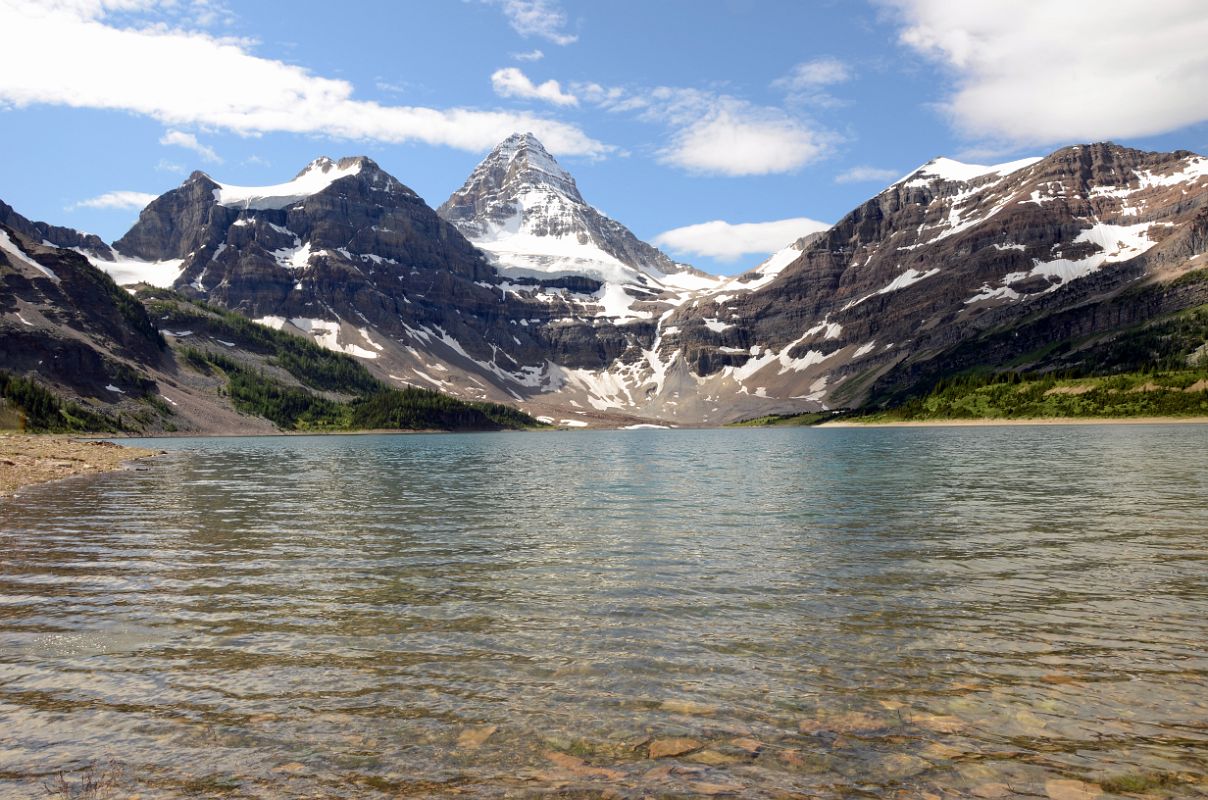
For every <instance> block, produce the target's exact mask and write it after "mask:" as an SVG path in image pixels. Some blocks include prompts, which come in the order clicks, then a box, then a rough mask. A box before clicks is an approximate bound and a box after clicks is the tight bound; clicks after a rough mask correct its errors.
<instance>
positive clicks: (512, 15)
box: [488, 0, 579, 46]
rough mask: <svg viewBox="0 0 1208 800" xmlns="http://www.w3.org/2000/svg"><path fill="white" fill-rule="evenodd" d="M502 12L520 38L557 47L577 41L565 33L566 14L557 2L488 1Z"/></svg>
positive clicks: (577, 39) (546, 0)
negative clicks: (531, 39)
mask: <svg viewBox="0 0 1208 800" xmlns="http://www.w3.org/2000/svg"><path fill="white" fill-rule="evenodd" d="M488 2H494V4H495V5H497V6H499V7H500V8H501V9H502V10H503V15H504V16H505V17H507V19H508V24H510V25H511V26H512V30H514V31H516V33H519V34H520V35H521V36H537V37H539V38H541V39H545V40H547V41H550V42H553V43H554V44H558V45H563V46H565V45H568V44H572V43H574V42H577V41H579V37H578V36H575V35H574V34H569V33H566V32H565V30H564V28H565V27H566V12H565V11H563V10H562V8H561V7H560V6H559V5H558V2H557V0H488Z"/></svg>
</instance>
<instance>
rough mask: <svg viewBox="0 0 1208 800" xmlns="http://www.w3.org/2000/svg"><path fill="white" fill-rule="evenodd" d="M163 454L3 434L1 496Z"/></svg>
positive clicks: (71, 437)
mask: <svg viewBox="0 0 1208 800" xmlns="http://www.w3.org/2000/svg"><path fill="white" fill-rule="evenodd" d="M157 455H160V451H157V450H147V449H145V448H142V447H130V446H127V445H121V444H113V443H112V442H107V441H100V440H88V439H85V438H83V437H80V436H74V435H63V434H26V433H13V434H0V498H4V497H11V496H12V495H14V494H16V493H18V492H19V491H21V490H22V489H24V488H26V487H29V486H37V485H39V484H44V483H53V482H54V481H60V480H65V479H67V478H75V477H79V476H81V475H97V474H100V473H103V472H116V471H118V470H121V469H125V468H126V465H127V464H128V463H129V462H132V461H139V460H142V459H146V458H151V457H153V456H157Z"/></svg>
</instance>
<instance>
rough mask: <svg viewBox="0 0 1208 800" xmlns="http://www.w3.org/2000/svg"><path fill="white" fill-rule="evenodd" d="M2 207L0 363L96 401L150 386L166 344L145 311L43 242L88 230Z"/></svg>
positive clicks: (69, 254) (84, 239) (71, 255)
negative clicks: (151, 373) (150, 373)
mask: <svg viewBox="0 0 1208 800" xmlns="http://www.w3.org/2000/svg"><path fill="white" fill-rule="evenodd" d="M0 205H3V204H0ZM3 210H4V217H5V220H6V221H5V222H3V223H0V369H3V370H4V371H6V372H9V373H11V374H14V375H37V376H39V377H40V378H41V379H42V380H44V381H46V382H48V383H50V384H52V385H55V386H58V387H61V388H63V389H66V390H67V391H69V392H70V393H71V394H73V395H75V396H77V397H83V398H94V399H96V400H97V401H98V402H100V403H106V402H110V401H114V400H117V399H118V398H120V397H121V396H122V395H130V396H142V395H146V394H148V393H149V392H151V390H152V389H154V386H155V384H154V381H152V380H150V379H149V378H148V376H147V371H148V370H149V369H152V368H154V367H157V366H159V365H160V364H161V363H163V361H164V360H165V345H164V342H163V339H162V338H161V337H160V335H159V331H157V330H156V328H155V326H154V325H153V324H152V322H151V320H150V319H149V318H148V316H147V312H146V310H145V309H144V308H143V306H142V305H141V304H140V303H139V302H138V301H136V300H134V298H132V297H130V295H129V294H127V293H126V292H125V291H123V290H122V289H121V288H119V287H118V286H117V285H116V284H115V283H114V282H113V281H112V280H110V279H109V277H108V276H107V275H105V274H104V273H103V272H101V271H100V270H98V269H96V268H94V267H93V266H92V265H91V264H90V263H89V262H88V260H87V259H86V258H84V256H82V255H80V254H79V253H76V252H73V251H71V250H66V249H61V248H58V247H55V246H54V245H51V244H45V243H44V242H47V241H49V240H48V239H47V236H48V235H55V236H57V237H58V238H60V240H63V241H74V242H77V243H84V244H88V243H90V242H89V237H88V235H87V234H80V233H79V232H77V231H70V230H69V229H62V228H55V227H53V226H49V225H46V224H45V223H38V222H30V221H29V220H27V219H26V218H25V217H22V216H21V215H20V214H17V213H16V212H15V211H13V210H12V208H10V207H9V206H7V205H3ZM27 232H33V235H34V236H35V237H37V238H32V237H31V236H30V235H29V233H27ZM92 238H95V237H92ZM98 241H99V240H98Z"/></svg>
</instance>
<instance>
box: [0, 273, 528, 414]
mask: <svg viewBox="0 0 1208 800" xmlns="http://www.w3.org/2000/svg"><path fill="white" fill-rule="evenodd" d="M123 294H125V292H124V291H123ZM139 299H140V300H142V302H143V304H144V305H145V306H146V308H147V310H148V312H149V313H150V315H151V318H152V319H154V320H156V321H157V322H158V323H159V325H160V326H162V327H163V328H166V329H169V330H186V329H187V330H191V331H194V332H195V333H199V334H204V335H206V336H209V337H212V338H214V339H222V340H224V341H228V342H231V343H232V344H234V345H235V348H233V349H232V350H233V351H242V353H243V354H245V357H244V358H242V359H238V360H237V359H236V358H232V357H231V356H230V355H228V354H227V353H225V352H221V353H220V352H215V351H213V350H209V349H203V348H197V347H190V346H181V345H179V344H178V345H176V346H175V348H174V351H175V354H176V357H177V361H178V363H180V364H181V366H182V367H184V368H186V369H192V370H195V371H198V372H202V373H206V374H210V375H217V376H221V377H223V378H225V380H226V384H227V385H226V389H225V393H226V394H227V395H228V396H229V397H230V399H231V402H232V403H233V405H234V406H235V407H236V408H237V409H238V410H239V411H242V412H244V413H247V414H253V415H257V416H262V417H264V418H266V419H268V420H270V421H271V422H273V423H274V424H275V425H277V426H278V427H279V428H281V429H283V430H289V431H352V430H368V429H375V430H378V429H380V430H386V429H395V430H450V431H455V430H505V429H523V428H541V427H545V426H543V425H542V424H541V423H539V422H538V421H537V420H535V419H533V418H532V417H530V416H529V415H528V414H525V413H524V412H522V411H520V410H518V409H515V408H512V407H511V406H506V405H502V404H498V403H480V402H465V401H462V400H458V399H457V398H454V397H450V396H449V395H445V394H441V393H439V392H434V391H430V390H427V389H416V388H408V389H402V390H399V389H393V388H391V387H388V386H386V385H385V384H383V383H381V382H380V381H378V380H377V379H376V378H374V377H373V376H372V375H371V374H370V373H369V371H368V370H366V369H365V367H364V366H363V365H362V364H360V363H359V362H357V360H356V359H354V358H352V357H351V356H347V355H344V354H343V353H335V352H332V351H330V350H326V349H324V348H322V347H320V346H318V345H317V344H315V343H314V342H311V341H309V340H307V339H303V338H301V337H299V336H294V335H292V334H288V333H283V332H281V331H275V330H273V329H272V328H268V327H266V326H264V325H260V324H258V323H255V322H252V321H251V320H248V319H246V318H245V317H241V316H239V315H238V314H234V313H232V312H229V311H226V310H224V309H220V308H217V307H214V306H209V305H206V304H203V303H197V302H193V301H190V300H188V299H186V298H184V297H182V296H180V295H177V294H175V293H173V292H170V291H166V290H162V289H154V290H145V291H144V292H142V293H140V295H139ZM131 302H133V300H132V301H131ZM154 333H155V335H156V336H158V335H159V334H158V331H157V330H156V331H154ZM257 364H260V365H263V366H267V367H271V368H272V369H270V370H265V369H261V368H258V367H257ZM270 373H275V375H276V377H275V376H274V374H270ZM282 373H285V375H283V374H282ZM286 376H288V378H292V380H293V381H295V383H287V382H286V381H285V380H282V379H281V378H282V377H286ZM146 402H148V403H154V404H156V405H157V410H158V411H160V412H161V415H163V416H169V417H170V415H171V409H170V408H169V407H167V406H166V405H165V404H163V403H162V401H159V400H158V398H157V397H149V398H147V399H146ZM0 406H2V407H3V408H2V409H0V410H3V411H4V413H5V418H6V419H7V418H10V417H24V420H25V429H26V430H27V431H30V432H38V433H77V432H79V433H82V432H103V433H116V432H120V431H127V430H130V431H139V432H142V431H145V430H146V425H145V424H131V423H132V422H133V421H132V420H127V419H124V418H123V417H122V415H120V414H107V413H105V412H103V411H99V410H91V409H86V408H84V407H82V406H80V405H78V404H76V403H72V402H70V401H67V400H63V399H61V398H59V397H58V396H57V395H55V394H54V393H53V392H52V391H50V390H49V389H48V388H46V387H44V386H42V385H41V384H39V383H38V382H37V381H35V380H31V379H27V378H21V377H15V376H10V375H7V374H5V373H3V372H0ZM142 422H143V423H145V422H146V421H145V420H144V421H142Z"/></svg>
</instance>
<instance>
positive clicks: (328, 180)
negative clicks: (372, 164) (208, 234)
mask: <svg viewBox="0 0 1208 800" xmlns="http://www.w3.org/2000/svg"><path fill="white" fill-rule="evenodd" d="M342 163H343V162H342ZM362 164H363V162H362V161H361V160H360V159H350V160H348V162H347V163H345V165H344V166H340V165H339V164H337V163H336V162H334V161H332V160H331V159H330V158H326V157H324V158H316V159H315V160H314V161H312V162H310V163H309V164H307V165H306V168H305V169H303V170H302V171H301V172H299V173H298V175H297V177H295V178H294V179H293V180H291V181H287V182H286V183H278V184H276V185H273V186H234V185H232V184H223V183H220V184H218V188H217V189H215V190H214V201H215V202H216V203H218V205H220V206H233V207H239V208H246V209H256V210H266V209H280V208H285V207H286V206H290V205H293V204H294V203H296V202H298V201H299V200H303V199H305V198H307V197H310V196H311V195H312V194H318V193H319V192H321V191H323V190H324V189H326V188H327V187H328V186H331V185H332V184H333V183H335V182H336V181H338V180H340V179H341V178H347V177H349V176H350V175H356V174H358V173H359V172H360V171H361V166H362Z"/></svg>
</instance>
